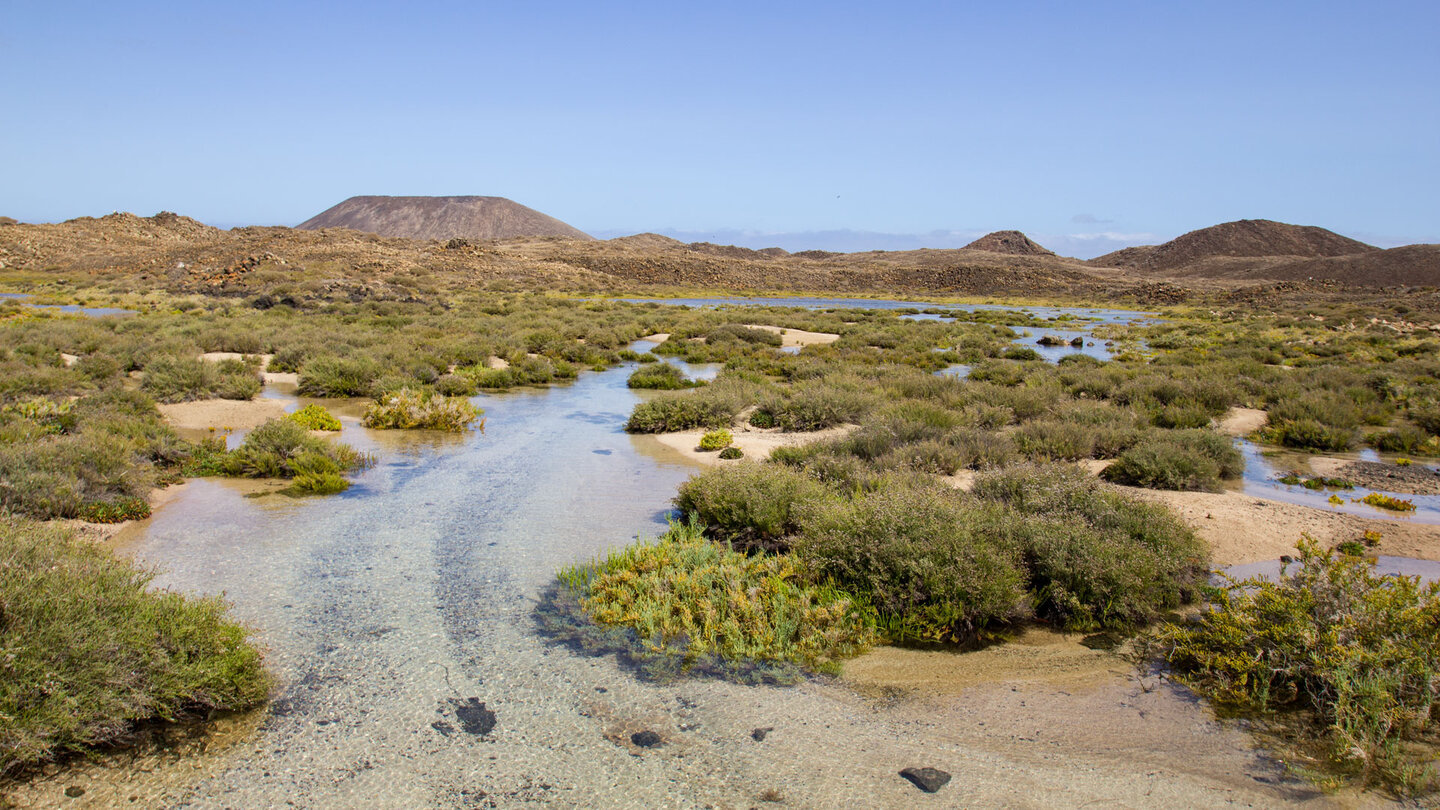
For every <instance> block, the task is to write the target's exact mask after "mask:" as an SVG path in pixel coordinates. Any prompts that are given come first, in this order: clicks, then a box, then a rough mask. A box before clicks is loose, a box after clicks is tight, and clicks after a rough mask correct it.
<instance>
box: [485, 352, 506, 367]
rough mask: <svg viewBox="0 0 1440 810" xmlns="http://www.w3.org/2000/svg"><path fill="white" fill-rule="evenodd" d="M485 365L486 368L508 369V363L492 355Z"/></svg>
mask: <svg viewBox="0 0 1440 810" xmlns="http://www.w3.org/2000/svg"><path fill="white" fill-rule="evenodd" d="M485 365H486V367H488V368H509V367H510V361H509V360H506V359H505V358H503V357H496V356H494V355H491V356H490V357H489V358H487V359H486V360H485Z"/></svg>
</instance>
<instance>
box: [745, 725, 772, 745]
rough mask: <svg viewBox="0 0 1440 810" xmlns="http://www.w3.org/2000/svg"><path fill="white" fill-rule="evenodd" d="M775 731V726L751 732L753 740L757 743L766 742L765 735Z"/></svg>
mask: <svg viewBox="0 0 1440 810" xmlns="http://www.w3.org/2000/svg"><path fill="white" fill-rule="evenodd" d="M774 730H775V728H774V727H773V726H766V727H765V728H757V729H755V730H754V731H752V732H750V737H751V739H753V740H755V742H765V735H767V734H769V733H770V732H772V731H774Z"/></svg>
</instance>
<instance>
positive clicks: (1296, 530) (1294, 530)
mask: <svg viewBox="0 0 1440 810" xmlns="http://www.w3.org/2000/svg"><path fill="white" fill-rule="evenodd" d="M1123 489H1124V490H1125V491H1126V492H1128V493H1130V494H1132V495H1135V496H1136V497H1139V498H1143V499H1145V500H1147V501H1152V502H1155V503H1162V504H1165V505H1166V506H1168V507H1170V508H1171V509H1173V510H1175V513H1176V514H1178V515H1179V516H1180V517H1181V518H1182V519H1183V520H1184V521H1185V522H1186V523H1188V524H1189V525H1190V526H1191V527H1193V528H1194V529H1195V531H1196V532H1197V533H1198V534H1199V535H1200V537H1201V538H1202V539H1203V540H1205V542H1206V543H1208V544H1209V545H1210V552H1211V554H1212V556H1213V559H1214V562H1215V563H1216V564H1218V565H1236V564H1240V563H1250V562H1260V561H1262V560H1273V559H1276V558H1278V557H1279V556H1280V555H1282V554H1294V553H1295V543H1296V542H1297V541H1298V540H1299V539H1300V538H1301V536H1302V535H1305V534H1308V535H1310V536H1311V537H1313V538H1315V540H1317V541H1319V542H1320V544H1321V545H1324V546H1327V547H1328V546H1334V545H1335V544H1337V543H1341V542H1344V541H1346V540H1358V539H1360V537H1361V535H1363V534H1364V533H1365V531H1366V530H1367V529H1369V530H1374V531H1378V532H1380V535H1381V540H1380V545H1379V546H1378V547H1376V549H1375V551H1376V552H1377V553H1379V554H1391V555H1395V556H1398V557H1415V558H1418V559H1422V560H1440V526H1435V525H1427V524H1423V523H1409V522H1406V521H1403V520H1384V519H1376V518H1365V517H1360V516H1359V515H1348V514H1344V513H1342V512H1327V511H1324V510H1321V509H1314V508H1312V507H1308V506H1299V505H1296V504H1288V503H1281V502H1278V501H1267V500H1263V499H1261V498H1255V497H1252V496H1250V495H1245V494H1243V493H1240V492H1223V493H1211V492H1165V491H1161V490H1153V489H1138V488H1134V487H1123Z"/></svg>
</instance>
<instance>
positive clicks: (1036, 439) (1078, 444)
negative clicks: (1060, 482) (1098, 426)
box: [1015, 421, 1095, 461]
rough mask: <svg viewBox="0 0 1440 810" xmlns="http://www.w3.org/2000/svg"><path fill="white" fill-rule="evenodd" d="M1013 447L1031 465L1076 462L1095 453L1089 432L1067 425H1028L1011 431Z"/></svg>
mask: <svg viewBox="0 0 1440 810" xmlns="http://www.w3.org/2000/svg"><path fill="white" fill-rule="evenodd" d="M1015 446H1016V447H1017V448H1019V450H1020V453H1021V454H1022V455H1024V456H1025V457H1026V458H1029V459H1031V460H1033V461H1078V460H1080V459H1082V458H1090V456H1091V455H1093V454H1094V452H1095V435H1094V431H1093V429H1092V428H1089V427H1086V426H1085V425H1077V424H1071V423H1068V422H1052V421H1044V422H1029V423H1027V424H1025V425H1022V426H1021V427H1020V429H1019V430H1017V431H1015Z"/></svg>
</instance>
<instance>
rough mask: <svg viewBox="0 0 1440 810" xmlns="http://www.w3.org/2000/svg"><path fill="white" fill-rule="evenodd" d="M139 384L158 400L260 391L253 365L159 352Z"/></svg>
mask: <svg viewBox="0 0 1440 810" xmlns="http://www.w3.org/2000/svg"><path fill="white" fill-rule="evenodd" d="M140 387H141V389H143V390H144V391H145V393H147V394H149V395H150V396H152V397H154V398H155V400H156V401H158V402H189V401H191V400H196V399H210V398H212V397H219V398H221V399H239V400H247V399H251V398H252V397H254V396H255V395H256V394H258V393H260V388H261V383H260V377H259V376H258V375H257V374H256V372H255V370H254V368H253V367H251V366H249V365H247V364H245V363H243V362H241V361H238V360H227V361H224V362H222V363H219V364H211V363H206V362H205V361H203V360H199V359H197V358H192V357H172V356H169V355H161V356H160V357H157V358H155V359H154V360H152V361H151V362H150V363H149V364H148V365H146V366H145V377H144V379H143V380H142V381H141V383H140Z"/></svg>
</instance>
